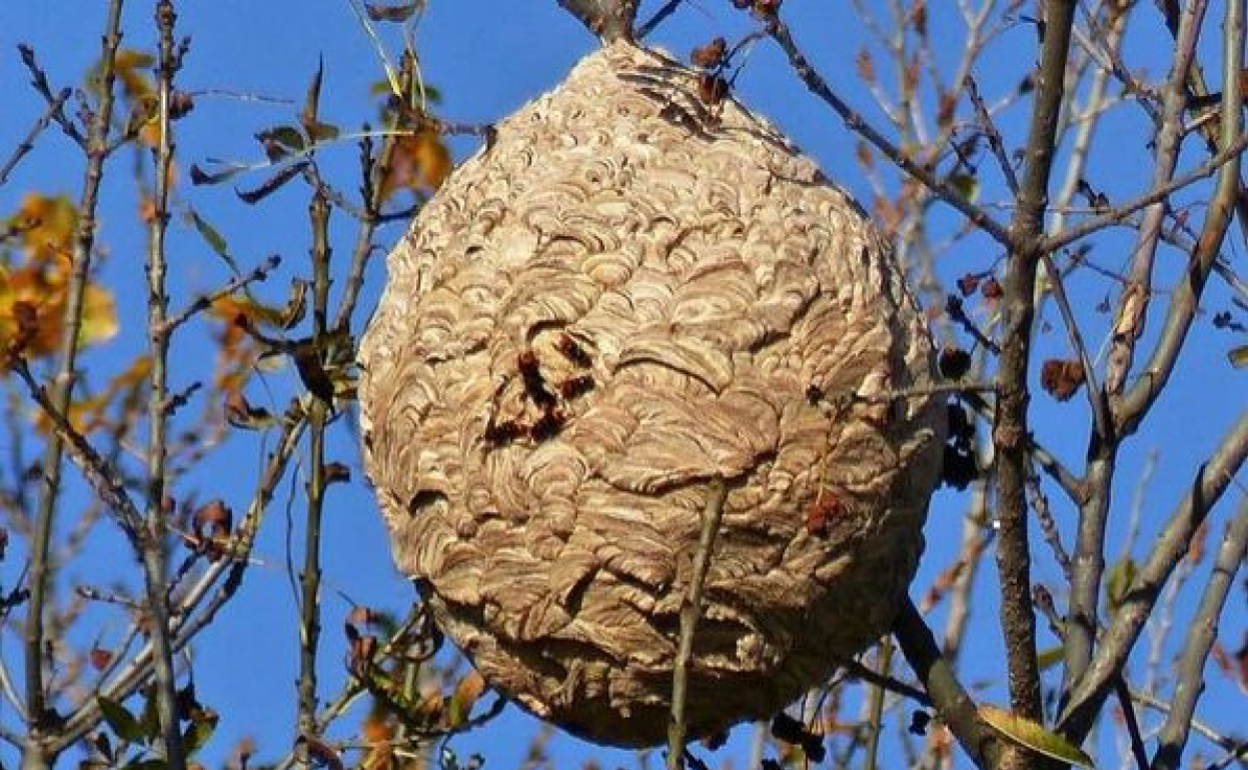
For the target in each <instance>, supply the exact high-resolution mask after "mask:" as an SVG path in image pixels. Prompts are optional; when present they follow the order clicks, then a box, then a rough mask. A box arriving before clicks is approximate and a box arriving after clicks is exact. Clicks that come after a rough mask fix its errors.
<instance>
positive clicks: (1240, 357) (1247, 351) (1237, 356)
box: [1226, 345, 1248, 369]
mask: <svg viewBox="0 0 1248 770" xmlns="http://www.w3.org/2000/svg"><path fill="white" fill-rule="evenodd" d="M1226 357H1227V358H1228V359H1230V362H1231V366H1233V367H1235V368H1236V369H1243V368H1244V367H1245V366H1248V345H1240V346H1239V347H1237V348H1235V349H1233V350H1231V351H1230V352H1228V353H1227V354H1226Z"/></svg>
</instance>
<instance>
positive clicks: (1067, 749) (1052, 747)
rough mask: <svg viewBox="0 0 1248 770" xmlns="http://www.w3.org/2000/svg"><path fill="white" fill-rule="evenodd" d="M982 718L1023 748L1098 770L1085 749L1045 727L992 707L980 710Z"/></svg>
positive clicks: (984, 707) (982, 707)
mask: <svg viewBox="0 0 1248 770" xmlns="http://www.w3.org/2000/svg"><path fill="white" fill-rule="evenodd" d="M979 716H980V718H981V719H983V720H984V722H986V723H987V724H988V726H990V727H991V728H992V729H994V730H996V731H997V732H999V733H1001V734H1002V735H1004V736H1005V737H1006V738H1008V739H1010V740H1011V741H1014V742H1015V743H1017V744H1019V745H1021V746H1026V747H1027V748H1029V749H1031V750H1032V751H1035V752H1038V753H1040V754H1043V755H1044V756H1046V757H1052V758H1053V759H1057V760H1060V761H1062V762H1065V763H1067V764H1070V765H1078V766H1080V767H1087V768H1092V769H1093V770H1095V765H1093V764H1092V758H1091V757H1089V756H1088V755H1087V754H1085V753H1083V750H1082V749H1080V748H1079V747H1078V746H1075V745H1073V744H1072V743H1070V741H1067V740H1066V739H1065V738H1063V737H1062V736H1060V735H1058V734H1057V733H1054V732H1051V731H1050V730H1048V729H1046V728H1045V727H1044V725H1041V724H1037V723H1036V722H1033V721H1031V720H1030V719H1026V718H1024V717H1021V716H1018V715H1016V714H1013V713H1011V712H1009V711H1006V710H1005V709H1003V708H998V707H996V706H990V705H983V706H980V707H979Z"/></svg>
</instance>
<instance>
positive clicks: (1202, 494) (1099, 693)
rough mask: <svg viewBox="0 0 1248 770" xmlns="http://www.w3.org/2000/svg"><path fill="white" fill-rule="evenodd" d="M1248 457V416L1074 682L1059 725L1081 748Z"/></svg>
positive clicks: (1203, 474)
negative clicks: (1165, 590)
mask: <svg viewBox="0 0 1248 770" xmlns="http://www.w3.org/2000/svg"><path fill="white" fill-rule="evenodd" d="M1245 457H1248V411H1246V412H1243V413H1241V414H1240V417H1239V420H1238V422H1236V424H1235V426H1234V428H1233V429H1232V430H1231V432H1230V433H1229V434H1228V435H1227V436H1226V437H1225V438H1224V439H1223V441H1222V443H1221V444H1220V445H1219V447H1218V448H1217V450H1216V451H1215V452H1214V453H1213V455H1212V456H1211V457H1210V458H1209V460H1208V461H1207V462H1206V463H1205V464H1204V465H1202V466H1201V467H1200V470H1199V471H1198V472H1197V473H1196V476H1195V478H1193V479H1192V484H1191V487H1190V490H1189V491H1188V493H1187V496H1186V497H1184V498H1183V500H1182V502H1181V503H1180V504H1179V506H1178V508H1177V509H1176V510H1175V512H1174V513H1173V515H1171V517H1170V522H1169V523H1168V524H1167V525H1166V528H1165V529H1164V530H1163V531H1162V533H1161V534H1160V535H1159V536H1158V538H1157V543H1156V545H1155V546H1154V548H1153V550H1152V552H1151V553H1150V554H1149V556H1148V558H1147V559H1146V560H1145V562H1144V564H1143V565H1141V567H1140V571H1139V574H1138V575H1137V576H1136V578H1135V581H1134V582H1133V583H1132V584H1131V587H1130V588H1129V589H1128V591H1127V594H1126V598H1125V599H1124V600H1123V602H1122V605H1121V606H1120V607H1119V608H1118V611H1117V612H1116V613H1115V614H1114V623H1113V625H1111V626H1110V627H1109V628H1108V629H1106V631H1105V633H1104V635H1103V636H1102V638H1101V642H1100V646H1099V648H1098V649H1097V651H1096V656H1095V657H1094V658H1093V659H1092V661H1091V664H1090V665H1089V666H1088V667H1087V669H1086V670H1085V672H1084V674H1083V676H1082V677H1080V678H1079V679H1078V680H1076V681H1075V682H1074V687H1073V688H1072V689H1071V690H1070V695H1069V698H1068V699H1067V701H1066V703H1064V704H1063V707H1062V713H1061V716H1060V718H1059V719H1058V729H1059V730H1060V731H1061V732H1063V733H1064V734H1065V735H1066V736H1067V737H1068V738H1070V739H1071V740H1073V741H1074V742H1076V743H1078V742H1081V741H1082V740H1083V738H1085V737H1086V736H1087V734H1088V731H1089V730H1090V729H1091V727H1092V724H1093V721H1094V720H1095V718H1096V714H1097V713H1098V712H1099V711H1100V707H1101V705H1102V704H1103V703H1104V702H1105V698H1106V696H1107V695H1108V694H1109V692H1110V689H1111V688H1112V686H1113V681H1114V677H1116V676H1117V675H1118V674H1119V673H1120V672H1121V671H1122V667H1123V666H1124V665H1126V661H1127V657H1128V656H1129V655H1130V654H1131V650H1132V648H1134V646H1135V643H1136V640H1138V639H1139V636H1140V632H1141V631H1142V630H1143V628H1144V624H1145V622H1147V620H1148V618H1149V616H1150V615H1151V614H1152V610H1153V607H1154V606H1155V605H1156V603H1157V599H1158V597H1159V596H1160V595H1161V589H1162V587H1163V586H1165V584H1166V581H1167V580H1168V579H1169V577H1170V574H1171V573H1172V572H1173V571H1174V568H1175V565H1177V564H1178V563H1179V561H1180V560H1181V559H1182V558H1183V554H1185V553H1186V552H1187V549H1188V546H1189V544H1190V543H1191V539H1192V536H1193V535H1194V534H1195V533H1196V531H1197V529H1198V528H1199V527H1200V524H1201V522H1203V521H1204V520H1205V517H1206V515H1207V514H1208V513H1209V511H1210V509H1211V508H1212V507H1213V506H1214V505H1215V504H1216V503H1217V502H1218V500H1219V499H1220V498H1221V497H1222V494H1223V493H1224V492H1225V491H1226V489H1227V488H1228V487H1229V486H1230V484H1231V482H1232V479H1233V478H1234V476H1235V474H1236V473H1238V472H1239V469H1240V467H1241V466H1242V465H1243V463H1244V459H1245ZM1067 633H1069V626H1068V629H1067Z"/></svg>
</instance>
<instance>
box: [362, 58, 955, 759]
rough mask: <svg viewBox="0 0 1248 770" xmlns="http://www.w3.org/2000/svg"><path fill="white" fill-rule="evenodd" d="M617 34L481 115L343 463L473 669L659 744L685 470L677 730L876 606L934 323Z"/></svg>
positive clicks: (934, 440)
mask: <svg viewBox="0 0 1248 770" xmlns="http://www.w3.org/2000/svg"><path fill="white" fill-rule="evenodd" d="M697 77H698V76H697V75H696V73H692V72H690V71H688V70H686V69H683V68H681V67H680V66H678V65H676V64H674V63H673V62H671V61H670V60H668V59H666V58H665V57H663V56H662V55H660V54H657V53H654V52H650V51H646V50H643V49H639V48H636V47H633V46H630V45H627V44H623V43H616V44H612V45H610V46H608V47H606V48H604V49H602V50H601V51H598V52H596V53H594V54H592V55H590V56H589V57H587V58H586V59H585V60H584V61H582V62H581V63H580V64H579V65H578V66H577V67H576V69H575V70H574V71H573V72H572V73H571V75H570V76H569V78H568V79H567V81H566V82H565V83H563V84H562V85H561V86H560V87H559V88H558V89H556V90H555V91H554V92H552V93H550V94H548V95H546V96H544V97H542V98H540V99H538V100H536V101H535V102H533V103H531V104H529V105H527V106H526V107H524V108H523V109H521V110H520V111H519V112H517V113H516V114H515V115H513V116H511V117H510V118H508V119H506V120H504V121H503V122H502V123H500V124H499V126H498V127H497V134H496V137H495V139H494V141H493V142H492V143H491V144H490V146H488V147H487V148H485V149H484V150H483V151H482V152H481V153H479V154H478V155H477V156H476V157H474V158H472V159H471V160H469V161H467V162H466V163H465V164H464V165H463V166H462V167H460V168H459V169H458V170H456V171H455V173H454V174H453V175H452V176H451V177H450V179H449V180H448V181H447V182H446V184H445V186H444V187H443V189H442V190H441V191H439V193H438V194H437V196H435V198H434V199H433V200H432V201H430V202H429V204H428V205H427V206H426V207H425V208H424V210H423V211H422V212H421V214H420V215H419V217H418V218H417V219H416V221H415V223H414V224H413V225H412V228H411V231H410V232H409V234H408V236H407V237H406V238H405V239H404V240H403V242H402V243H400V244H399V246H398V247H397V248H396V249H395V250H394V252H393V253H392V254H391V255H390V258H389V270H390V275H389V281H388V284H387V286H386V289H385V293H384V295H383V297H382V300H381V303H380V306H379V307H378V309H377V312H376V315H375V317H374V318H373V320H372V323H371V325H370V327H369V329H368V331H367V333H366V335H365V337H364V339H363V340H362V343H361V348H360V361H361V367H362V369H363V374H362V380H361V387H360V396H361V403H362V414H361V419H362V422H363V431H364V442H365V461H366V465H367V468H368V470H369V473H370V476H371V477H372V479H373V481H374V483H375V486H376V490H377V494H378V497H379V500H380V503H381V508H382V511H383V513H384V515H385V518H386V521H387V524H388V526H389V530H390V533H391V537H392V543H393V550H394V554H395V558H396V561H397V562H398V565H399V567H400V568H401V569H403V570H404V571H405V572H407V573H408V574H410V575H412V576H413V577H415V578H417V579H418V580H419V581H420V582H421V584H422V585H423V586H425V587H427V589H428V590H427V591H426V596H427V600H428V601H429V602H430V604H431V606H432V608H433V610H434V613H435V616H436V618H437V619H438V621H439V623H440V624H441V626H442V627H443V629H444V630H445V631H446V632H447V633H448V634H449V635H450V636H451V638H453V639H454V640H455V641H456V643H458V644H459V645H460V647H461V648H462V649H464V650H465V652H466V653H467V654H468V655H469V656H470V657H471V658H472V660H473V661H474V663H475V665H476V666H477V667H478V669H479V670H480V671H481V672H482V674H483V675H484V676H485V677H486V678H487V680H489V681H490V682H491V683H492V684H494V685H495V686H498V687H500V688H501V689H502V690H504V691H505V692H507V693H508V694H509V695H511V696H513V697H514V698H515V699H516V700H517V701H518V702H520V703H521V704H523V705H524V706H525V707H527V708H528V709H530V710H532V711H533V712H535V713H537V714H538V715H540V716H542V717H545V718H548V719H551V720H553V721H555V722H557V723H559V724H561V725H563V726H564V727H565V728H567V729H569V730H570V731H572V732H575V733H577V734H580V735H582V736H585V737H588V738H591V739H594V740H598V741H601V742H606V743H612V744H617V745H627V746H639V745H647V744H654V743H658V742H661V741H662V740H663V738H664V735H665V732H664V730H665V723H666V718H667V709H668V705H667V699H668V694H669V692H670V679H671V670H672V666H673V658H674V655H675V650H676V643H677V637H678V628H679V612H680V607H681V603H682V601H683V600H684V599H685V596H686V592H687V587H688V581H689V575H690V571H691V562H692V557H693V553H694V550H695V548H696V543H697V540H698V533H699V530H700V527H701V522H700V517H701V510H702V507H703V504H704V501H705V496H706V494H707V486H708V481H709V480H711V479H713V478H715V477H717V476H718V477H723V478H724V479H726V480H727V483H728V486H729V495H728V498H727V503H726V506H725V510H724V517H723V524H722V527H721V529H720V531H719V534H718V538H717V541H716V545H715V548H714V551H713V554H712V559H711V566H710V571H709V574H708V576H707V580H706V587H705V609H704V615H703V619H702V621H701V622H700V624H699V626H698V628H697V633H696V637H695V645H694V658H693V660H692V662H691V668H690V682H689V685H690V688H689V701H688V715H689V723H690V729H691V732H692V734H694V735H698V734H709V733H712V732H715V731H717V730H719V729H722V728H724V727H726V726H729V725H731V724H733V723H736V722H737V721H740V720H742V719H745V718H759V717H766V716H768V715H770V714H771V713H774V712H775V711H776V710H777V709H779V708H781V707H783V706H784V705H785V704H786V703H788V702H789V701H791V700H792V699H793V698H795V697H796V696H798V695H800V694H801V693H802V692H803V691H804V690H805V689H806V688H808V687H811V686H814V685H817V684H819V683H820V682H822V681H824V680H825V679H826V678H827V677H828V676H829V675H830V674H831V672H832V671H833V669H834V668H835V667H836V665H837V662H838V661H843V660H844V659H846V658H847V657H849V656H852V655H854V654H856V653H858V652H859V651H861V650H862V649H863V648H864V647H865V646H866V645H868V644H870V643H871V642H872V641H873V640H875V639H876V638H877V637H878V636H879V635H881V634H882V633H884V632H886V630H887V628H888V625H889V623H890V622H891V620H892V617H893V614H894V612H895V610H896V607H897V604H898V601H899V599H900V597H901V596H902V594H903V592H904V591H905V590H906V588H907V585H908V583H909V581H910V579H911V577H912V576H913V572H914V569H915V566H916V562H917V559H918V556H919V553H920V551H921V550H922V535H921V527H922V523H923V518H924V515H925V510H926V505H927V500H928V496H929V494H930V492H931V489H932V486H933V484H934V483H935V479H936V474H937V467H938V465H939V457H940V446H941V442H942V439H943V430H944V427H943V422H942V421H943V406H942V404H941V400H940V399H939V398H937V397H935V396H922V395H920V396H907V397H900V396H894V395H891V394H894V393H896V392H897V391H900V390H905V389H919V390H921V389H922V388H923V387H924V386H925V385H927V384H929V378H930V372H931V355H932V349H931V343H930V340H929V338H928V336H927V333H926V329H925V326H924V322H923V318H922V315H921V313H920V312H919V310H918V308H917V307H916V306H915V304H914V302H913V300H912V299H911V298H910V296H909V295H908V294H907V292H906V290H905V287H904V286H903V282H902V276H901V274H900V271H899V270H898V268H897V266H896V264H895V262H894V260H893V258H892V255H891V253H890V251H889V249H888V247H887V245H886V244H885V243H883V242H882V241H881V239H880V238H879V236H878V235H877V234H876V232H875V230H874V229H873V228H872V226H871V224H870V223H869V221H868V220H867V218H866V217H865V215H864V214H863V212H862V211H861V209H860V208H859V207H858V206H857V205H856V204H855V203H854V202H853V201H852V200H851V199H850V198H849V197H848V196H847V195H846V194H844V193H843V192H842V191H840V190H839V189H837V188H836V187H834V186H832V185H831V184H829V183H828V182H827V180H826V179H824V177H823V176H822V174H821V173H820V172H819V170H818V169H817V168H816V166H815V165H814V164H813V162H811V161H810V160H808V159H806V158H804V157H802V156H801V155H800V154H799V153H798V152H797V151H796V150H794V149H793V148H792V147H791V146H790V145H789V143H788V142H787V141H786V140H785V139H784V137H783V136H781V135H780V134H779V133H778V132H776V131H775V130H774V129H773V128H771V127H770V126H769V125H767V124H766V123H765V122H763V121H761V120H760V119H759V118H757V117H755V116H753V115H751V114H750V113H749V112H747V111H746V110H745V109H744V108H742V107H741V106H740V105H738V104H737V103H735V102H733V101H732V100H730V99H729V100H725V101H723V102H721V103H719V104H717V105H706V104H704V103H702V102H701V101H700V100H699V97H698V88H697Z"/></svg>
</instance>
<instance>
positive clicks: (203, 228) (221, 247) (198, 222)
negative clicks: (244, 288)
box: [186, 208, 239, 275]
mask: <svg viewBox="0 0 1248 770" xmlns="http://www.w3.org/2000/svg"><path fill="white" fill-rule="evenodd" d="M186 218H187V219H188V220H190V223H191V224H192V225H194V226H195V230H196V231H197V232H198V233H199V235H200V237H201V238H203V239H204V243H206V244H208V248H210V249H212V253H213V254H216V255H217V256H218V257H221V259H222V261H224V262H225V264H226V265H228V266H229V268H230V272H232V273H233V274H234V275H238V274H239V271H238V263H237V262H235V261H234V256H233V255H232V254H230V245H229V243H227V242H226V240H225V236H223V235H221V233H220V232H219V231H218V230H217V228H215V227H213V226H212V225H211V224H209V223H208V220H206V219H204V218H203V217H201V216H200V215H199V212H197V211H195V209H192V208H188V209H187V210H186Z"/></svg>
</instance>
